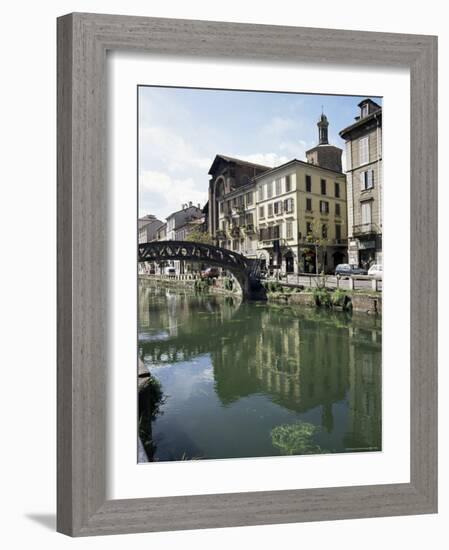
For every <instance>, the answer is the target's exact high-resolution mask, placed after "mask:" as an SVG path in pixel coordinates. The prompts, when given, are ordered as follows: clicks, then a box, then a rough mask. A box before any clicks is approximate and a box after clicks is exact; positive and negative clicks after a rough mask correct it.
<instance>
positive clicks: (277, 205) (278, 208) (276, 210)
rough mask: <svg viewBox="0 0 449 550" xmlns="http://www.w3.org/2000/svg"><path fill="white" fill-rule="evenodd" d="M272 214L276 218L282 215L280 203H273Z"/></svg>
mask: <svg viewBox="0 0 449 550" xmlns="http://www.w3.org/2000/svg"><path fill="white" fill-rule="evenodd" d="M274 213H275V215H276V216H277V215H278V214H282V201H277V202H275V203H274Z"/></svg>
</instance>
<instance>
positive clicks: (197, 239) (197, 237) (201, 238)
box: [186, 228, 215, 244]
mask: <svg viewBox="0 0 449 550" xmlns="http://www.w3.org/2000/svg"><path fill="white" fill-rule="evenodd" d="M186 241H189V242H193V243H202V244H215V243H214V240H213V238H212V236H211V235H209V233H207V232H205V231H201V229H200V228H195V229H193V230H192V231H191V232H190V233H189V234H188V235H187V237H186Z"/></svg>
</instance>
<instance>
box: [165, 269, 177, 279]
mask: <svg viewBox="0 0 449 550" xmlns="http://www.w3.org/2000/svg"><path fill="white" fill-rule="evenodd" d="M164 273H165V275H169V276H170V277H174V276H175V275H176V269H175V268H174V267H172V266H168V267H165V268H164Z"/></svg>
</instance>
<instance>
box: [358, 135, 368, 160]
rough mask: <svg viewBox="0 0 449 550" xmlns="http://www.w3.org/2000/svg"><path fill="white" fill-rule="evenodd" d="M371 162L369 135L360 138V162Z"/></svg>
mask: <svg viewBox="0 0 449 550" xmlns="http://www.w3.org/2000/svg"><path fill="white" fill-rule="evenodd" d="M368 162H369V136H366V137H364V138H361V139H360V140H359V164H367V163H368Z"/></svg>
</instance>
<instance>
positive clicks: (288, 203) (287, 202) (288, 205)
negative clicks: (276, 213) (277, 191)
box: [284, 199, 294, 214]
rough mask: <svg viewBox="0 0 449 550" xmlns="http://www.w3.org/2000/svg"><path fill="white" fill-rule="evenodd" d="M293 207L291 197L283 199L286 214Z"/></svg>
mask: <svg viewBox="0 0 449 550" xmlns="http://www.w3.org/2000/svg"><path fill="white" fill-rule="evenodd" d="M293 208H294V202H293V199H285V201H284V211H285V212H286V213H287V214H290V213H291V212H293Z"/></svg>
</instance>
